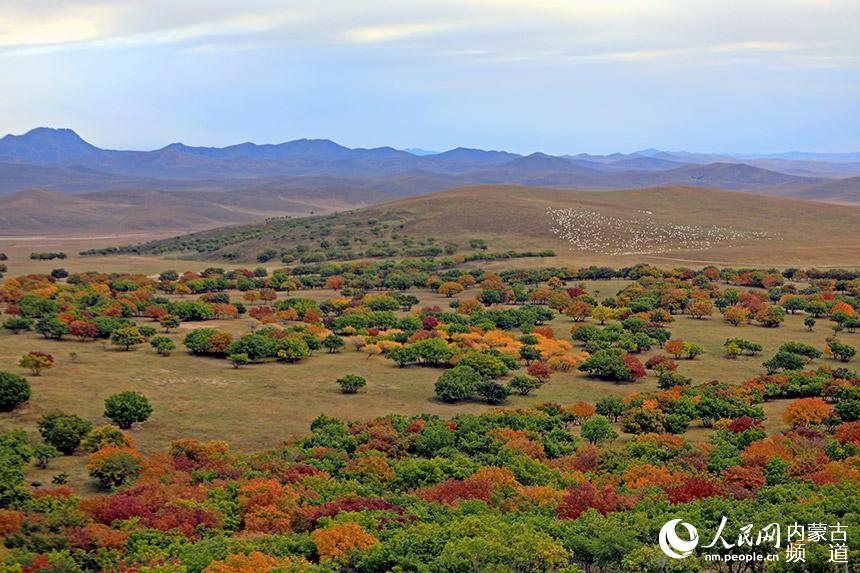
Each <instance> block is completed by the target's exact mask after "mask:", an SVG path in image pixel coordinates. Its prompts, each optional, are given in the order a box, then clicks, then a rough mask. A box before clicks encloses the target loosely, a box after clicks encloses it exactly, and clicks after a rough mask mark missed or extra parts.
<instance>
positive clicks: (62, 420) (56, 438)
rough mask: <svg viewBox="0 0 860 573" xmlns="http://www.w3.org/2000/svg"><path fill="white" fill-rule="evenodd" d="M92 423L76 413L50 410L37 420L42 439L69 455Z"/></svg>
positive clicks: (90, 428)
mask: <svg viewBox="0 0 860 573" xmlns="http://www.w3.org/2000/svg"><path fill="white" fill-rule="evenodd" d="M92 428H93V425H92V424H91V423H90V422H88V421H86V420H84V419H83V418H81V417H80V416H78V415H77V414H63V413H62V412H51V413H50V414H46V415H45V416H44V417H42V419H41V420H40V421H39V433H40V434H42V439H43V440H45V441H46V442H47V443H49V444H51V445H52V446H54V447H55V448H57V449H58V450H60V451H61V452H62V453H63V454H65V455H67V456H70V455H72V454H73V453H74V451H75V450H76V449H77V448H78V446H79V445H80V444H81V440H83V438H84V436H86V435H87V434H88V433H89V431H90V430H92Z"/></svg>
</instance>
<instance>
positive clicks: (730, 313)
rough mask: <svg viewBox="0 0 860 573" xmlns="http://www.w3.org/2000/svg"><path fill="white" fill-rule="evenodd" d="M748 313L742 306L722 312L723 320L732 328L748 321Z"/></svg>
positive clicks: (732, 307) (731, 307)
mask: <svg viewBox="0 0 860 573" xmlns="http://www.w3.org/2000/svg"><path fill="white" fill-rule="evenodd" d="M749 317H750V311H749V310H747V309H746V308H744V307H742V306H729V307H727V308H726V310H724V311H723V320H725V321H726V322H728V323H729V324H731V325H732V326H738V325H740V324H741V323H742V322H746V321H747V320H749Z"/></svg>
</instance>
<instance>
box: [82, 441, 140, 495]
mask: <svg viewBox="0 0 860 573" xmlns="http://www.w3.org/2000/svg"><path fill="white" fill-rule="evenodd" d="M140 466H141V458H140V454H138V453H137V452H136V451H134V450H132V449H130V448H115V447H112V446H108V447H105V448H102V449H100V450H99V451H97V452H96V453H94V454H92V455H91V456H90V460H89V463H87V470H88V471H89V474H90V477H93V478H95V479H97V480H99V483H100V484H101V486H102V487H103V488H105V489H109V488H112V487H118V486H121V485H122V484H124V483H125V482H126V481H128V480H129V479H132V478H135V477H137V475H138V474H139V473H140Z"/></svg>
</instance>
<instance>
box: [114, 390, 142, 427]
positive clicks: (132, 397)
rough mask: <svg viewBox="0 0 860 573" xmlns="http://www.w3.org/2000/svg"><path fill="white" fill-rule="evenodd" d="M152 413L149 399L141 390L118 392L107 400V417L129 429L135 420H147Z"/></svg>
mask: <svg viewBox="0 0 860 573" xmlns="http://www.w3.org/2000/svg"><path fill="white" fill-rule="evenodd" d="M150 414H152V405H151V404H150V403H149V399H148V398H147V397H146V396H144V395H143V394H141V393H139V392H131V391H125V392H118V393H116V394H113V395H112V396H109V397H108V398H107V399H106V400H105V412H104V416H105V418H107V419H109V420H112V421H113V422H114V423H116V425H117V426H119V427H120V428H122V429H124V430H127V429H128V428H131V426H132V424H134V423H135V422H145V421H146V420H147V419H148V418H149V416H150Z"/></svg>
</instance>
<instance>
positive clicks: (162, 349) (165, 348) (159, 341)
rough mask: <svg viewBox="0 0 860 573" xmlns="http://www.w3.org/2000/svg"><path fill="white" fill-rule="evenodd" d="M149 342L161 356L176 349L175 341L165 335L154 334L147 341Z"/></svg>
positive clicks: (168, 354)
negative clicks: (154, 335) (153, 336)
mask: <svg viewBox="0 0 860 573" xmlns="http://www.w3.org/2000/svg"><path fill="white" fill-rule="evenodd" d="M149 344H150V346H152V347H153V348H154V349H155V351H156V352H157V353H158V354H160V355H161V356H170V353H171V352H173V351H174V350H176V343H175V342H173V341H172V340H170V339H169V338H167V337H166V336H156V337H155V338H153V339H152V340H150V341H149Z"/></svg>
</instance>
